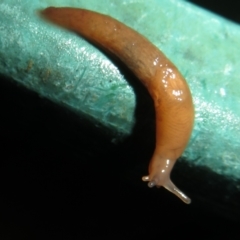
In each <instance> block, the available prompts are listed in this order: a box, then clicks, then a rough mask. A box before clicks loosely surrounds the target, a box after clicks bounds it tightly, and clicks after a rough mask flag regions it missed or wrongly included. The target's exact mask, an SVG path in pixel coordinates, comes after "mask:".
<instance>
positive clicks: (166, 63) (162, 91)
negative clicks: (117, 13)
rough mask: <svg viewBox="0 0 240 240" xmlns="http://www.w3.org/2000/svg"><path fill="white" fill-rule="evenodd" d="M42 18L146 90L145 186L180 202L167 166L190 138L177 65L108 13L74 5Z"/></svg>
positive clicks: (189, 108) (186, 98)
mask: <svg viewBox="0 0 240 240" xmlns="http://www.w3.org/2000/svg"><path fill="white" fill-rule="evenodd" d="M40 14H41V15H42V16H43V17H45V18H46V19H47V20H49V21H51V22H53V23H55V24H57V25H59V26H61V27H65V28H67V29H70V30H72V31H74V32H76V33H78V34H80V35H81V36H82V37H84V38H86V39H87V40H89V41H90V42H92V43H93V44H95V45H96V46H98V47H100V48H102V49H104V50H105V51H107V52H110V53H112V54H114V55H115V56H117V57H118V58H119V59H120V60H121V61H122V62H123V63H125V64H126V65H127V66H128V68H129V69H130V70H131V71H133V73H134V74H135V75H136V76H137V77H138V78H139V80H140V81H141V82H142V84H143V85H144V86H145V87H146V88H147V90H148V91H149V93H150V95H151V97H152V99H153V101H154V106H155V112H156V147H155V152H154V154H153V157H152V159H151V161H150V164H149V175H148V176H146V177H143V178H142V179H143V181H148V182H149V183H148V186H149V187H153V186H157V187H160V186H163V187H165V188H166V189H167V190H169V191H170V192H172V193H174V194H175V195H176V196H178V197H179V198H180V199H181V200H183V201H184V202H185V203H190V202H191V200H190V199H189V198H188V197H187V196H186V195H185V194H184V193H182V192H181V191H180V190H179V189H178V188H177V187H176V186H175V185H174V184H173V183H172V182H171V180H170V173H171V170H172V168H173V166H174V164H175V162H176V160H177V159H178V158H179V157H180V156H181V154H182V153H183V151H184V149H185V147H186V145H187V143H188V140H189V138H190V135H191V132H192V127H193V120H194V109H193V103H192V96H191V93H190V90H189V88H188V85H187V83H186V81H185V79H184V78H183V76H182V75H181V73H180V72H179V71H178V69H177V68H176V66H175V65H174V64H173V63H172V62H171V61H170V60H169V59H168V58H167V57H166V56H165V55H164V54H163V53H162V52H161V51H160V50H159V49H158V48H157V47H156V46H154V45H153V44H152V43H151V42H149V40H147V39H146V38H145V37H144V36H142V35H141V34H139V33H138V32H136V31H135V30H133V29H131V28H130V27H128V26H126V25H124V24H123V23H121V22H119V21H117V20H116V19H113V18H112V17H109V16H106V15H104V14H100V13H97V12H93V11H89V10H86V9H76V8H67V7H65V8H54V7H49V8H46V9H44V10H43V11H41V12H40Z"/></svg>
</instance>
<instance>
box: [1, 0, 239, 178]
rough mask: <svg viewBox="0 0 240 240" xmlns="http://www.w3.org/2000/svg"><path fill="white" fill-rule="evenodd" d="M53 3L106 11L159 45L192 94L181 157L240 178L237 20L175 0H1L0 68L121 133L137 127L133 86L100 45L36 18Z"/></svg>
mask: <svg viewBox="0 0 240 240" xmlns="http://www.w3.org/2000/svg"><path fill="white" fill-rule="evenodd" d="M66 2H67V3H66ZM51 5H54V6H66V5H68V6H73V7H80V8H88V9H91V10H96V11H98V12H101V13H105V14H109V15H111V16H112V17H115V18H117V19H118V20H120V21H122V22H124V23H126V24H127V25H129V26H131V27H133V28H134V29H136V30H137V31H139V32H141V33H142V34H143V35H145V36H147V37H148V38H149V39H150V40H151V41H152V42H153V43H154V44H155V45H156V46H158V47H159V48H160V49H161V50H162V51H163V52H164V53H165V54H166V55H167V56H168V57H169V58H170V59H171V60H172V61H173V62H174V63H175V64H176V65H177V66H178V68H179V70H180V71H181V72H182V73H183V75H184V76H185V77H186V79H187V81H188V83H189V85H190V88H191V91H192V94H193V98H194V103H195V108H196V121H195V127H194V131H193V134H192V138H191V142H190V144H189V146H188V148H187V149H186V151H185V153H184V156H185V157H186V159H188V161H189V163H191V164H193V165H198V166H199V165H200V166H205V167H207V168H209V169H211V170H212V171H214V172H216V173H220V174H223V175H225V176H231V178H233V179H234V180H236V179H238V178H239V176H240V157H239V156H240V148H239V145H240V139H239V136H240V107H239V106H240V97H239V87H240V86H239V85H240V81H239V76H240V68H239V63H240V60H239V56H240V42H239V39H240V27H239V26H238V25H236V24H233V23H231V22H228V21H226V20H224V19H221V18H220V17H217V16H215V15H213V14H211V13H208V12H206V11H203V10H201V9H199V8H197V7H194V6H193V5H190V4H188V3H187V2H185V1H177V0H158V1H157V0H149V1H145V0H136V1H131V0H127V1H122V2H121V1H116V0H115V1H114V0H106V1H100V0H99V1H95V0H89V1H81V0H79V1H73V0H72V1H53V0H45V1H40V0H31V1H30V0H29V1H26V0H24V1H23V0H22V1H20V0H18V1H10V0H2V1H1V3H0V72H1V73H3V74H5V75H8V76H11V77H12V78H13V79H15V80H16V81H18V82H20V83H22V84H23V85H25V86H26V87H28V88H30V89H32V90H34V91H36V92H38V93H39V94H40V95H42V96H45V97H47V98H49V99H51V100H53V101H55V102H57V103H59V104H62V105H64V106H68V107H69V108H71V109H73V110H74V111H76V112H78V113H79V114H84V115H85V116H87V117H88V118H89V119H92V120H93V121H94V123H95V124H100V125H101V124H103V125H104V126H106V127H107V128H109V129H111V131H113V132H114V134H115V133H119V134H122V136H126V135H129V134H130V133H131V130H132V128H133V126H134V109H135V104H136V101H135V95H134V92H133V90H132V87H131V86H130V85H129V83H128V82H127V81H126V80H125V79H124V78H123V76H122V75H121V73H120V72H119V70H118V68H117V66H115V65H113V64H112V63H111V61H110V60H109V59H108V58H107V57H106V56H105V55H104V54H102V53H101V52H99V51H98V49H96V48H95V47H93V46H92V45H91V44H89V43H87V42H86V41H85V40H83V39H81V38H80V37H79V36H76V35H75V34H73V33H70V32H67V31H65V30H62V29H59V28H57V27H55V26H52V25H49V24H46V22H43V21H42V20H41V19H40V18H39V17H38V16H37V14H36V10H37V9H40V8H45V7H47V6H51ZM114 134H113V135H114Z"/></svg>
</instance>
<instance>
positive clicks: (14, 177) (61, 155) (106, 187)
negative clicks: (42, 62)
mask: <svg viewBox="0 0 240 240" xmlns="http://www.w3.org/2000/svg"><path fill="white" fill-rule="evenodd" d="M192 2H194V3H196V4H199V5H202V6H203V7H205V8H209V9H210V10H211V11H215V12H216V13H219V14H222V15H223V16H225V17H226V18H229V19H230V20H233V21H235V22H238V23H239V21H240V19H239V14H238V12H239V11H238V8H237V4H236V2H235V1H221V2H219V1H218V4H217V5H216V2H217V1H192ZM141 91H143V92H144V90H140V92H141ZM141 94H142V93H141ZM143 94H146V93H143ZM150 102H151V101H150ZM150 105H151V104H150ZM140 107H141V103H140ZM149 107H150V108H151V106H149ZM0 108H1V121H0V123H1V124H0V133H1V134H0V137H1V141H0V142H1V148H0V149H1V155H0V156H1V168H0V176H1V185H0V189H1V192H0V203H1V207H0V239H3V240H5V239H95V238H99V237H100V238H101V237H102V238H103V237H104V238H109V239H120V238H123V239H143V238H146V237H149V238H153V239H162V238H165V239H170V238H173V237H177V236H181V237H182V236H186V237H187V238H190V239H193V238H195V237H196V236H198V237H215V238H216V237H221V236H222V235H223V234H227V236H228V237H229V238H231V239H235V238H236V239H237V236H238V220H237V216H234V214H232V212H231V214H228V212H224V211H227V210H226V209H224V210H223V212H221V211H219V209H218V210H216V209H215V207H214V205H209V204H208V201H207V198H208V195H209V194H211V188H207V190H206V192H204V193H201V196H202V197H203V199H200V197H199V196H197V194H196V197H195V199H194V198H193V197H192V196H191V195H193V196H194V195H195V193H197V192H198V188H201V185H204V184H205V182H204V181H202V182H199V181H194V180H192V179H191V177H188V178H187V179H189V182H191V181H192V182H191V183H186V182H181V174H188V173H181V171H178V170H177V169H181V168H183V169H184V166H183V164H181V163H178V166H177V167H176V170H174V172H173V179H176V181H175V182H176V183H177V185H178V186H179V187H180V188H182V189H184V190H185V191H186V193H187V194H188V195H189V196H191V197H192V198H193V203H192V204H191V205H185V204H183V203H182V202H181V201H180V200H178V199H177V198H176V197H174V196H173V195H172V194H170V193H168V192H167V191H166V190H164V189H148V188H147V186H146V184H145V183H142V182H141V176H142V175H144V174H146V169H147V165H148V161H149V158H150V157H151V153H152V150H153V148H154V129H147V128H146V127H145V128H144V127H142V128H141V131H140V132H141V133H137V132H138V131H136V133H134V136H131V138H130V139H127V140H126V141H124V142H122V143H118V144H117V145H115V144H112V143H111V141H110V140H109V136H108V135H107V134H105V133H103V132H101V131H99V129H97V128H95V127H94V126H93V125H92V124H91V123H90V122H89V121H86V120H84V119H79V117H78V116H76V115H75V114H74V113H72V112H70V111H68V110H63V109H61V108H60V107H58V106H56V105H55V104H54V103H51V102H50V101H48V100H46V99H43V98H41V97H39V96H38V95H37V94H35V93H32V92H29V91H28V90H25V89H24V88H22V87H20V86H17V85H16V84H13V83H12V82H11V81H10V79H7V78H5V77H3V76H1V81H0ZM139 114H144V112H143V113H139ZM153 117H154V116H153ZM153 119H154V118H153ZM140 125H141V124H140ZM148 130H149V131H148ZM193 171H194V170H193ZM216 191H221V187H219V189H218V190H216ZM205 198H206V204H204V201H205V200H204V199H205ZM216 202H217V199H216Z"/></svg>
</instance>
